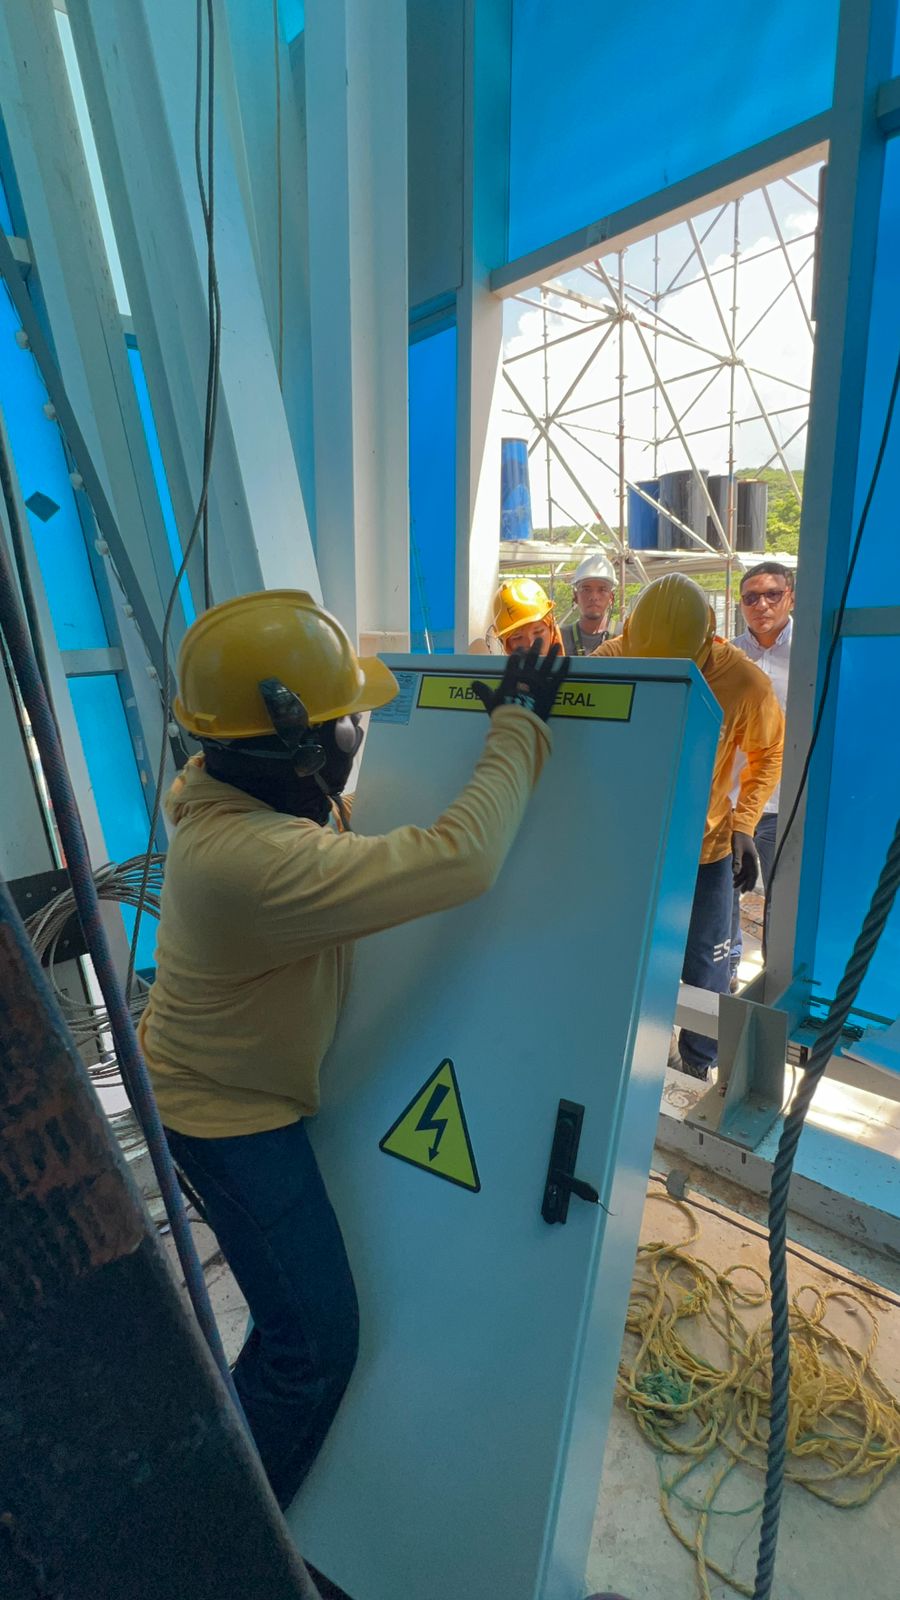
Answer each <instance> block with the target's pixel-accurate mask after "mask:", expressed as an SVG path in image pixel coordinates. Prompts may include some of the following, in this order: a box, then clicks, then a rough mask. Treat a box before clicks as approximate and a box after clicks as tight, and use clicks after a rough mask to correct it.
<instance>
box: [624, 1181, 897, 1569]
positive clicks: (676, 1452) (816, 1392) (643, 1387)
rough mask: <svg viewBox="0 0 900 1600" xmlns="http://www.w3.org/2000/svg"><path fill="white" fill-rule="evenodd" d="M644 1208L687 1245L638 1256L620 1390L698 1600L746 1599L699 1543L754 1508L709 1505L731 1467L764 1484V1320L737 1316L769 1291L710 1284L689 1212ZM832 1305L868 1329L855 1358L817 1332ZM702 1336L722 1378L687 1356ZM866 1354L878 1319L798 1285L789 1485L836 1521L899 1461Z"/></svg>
mask: <svg viewBox="0 0 900 1600" xmlns="http://www.w3.org/2000/svg"><path fill="white" fill-rule="evenodd" d="M653 1199H659V1200H662V1201H664V1203H665V1204H666V1205H669V1206H675V1207H676V1208H677V1209H678V1210H679V1211H680V1212H681V1213H682V1215H683V1216H684V1217H685V1218H686V1219H687V1222H688V1225H689V1230H690V1231H689V1235H688V1238H687V1239H685V1240H684V1241H683V1243H681V1244H680V1245H672V1244H666V1243H648V1244H644V1245H642V1246H641V1248H640V1249H639V1251H638V1258H637V1265H636V1270H635V1277H634V1282H633V1285H632V1291H631V1301H630V1304H629V1310H628V1318H627V1322H626V1329H627V1331H628V1333H630V1334H632V1335H634V1336H635V1338H636V1339H637V1341H638V1348H637V1353H636V1354H635V1356H634V1357H633V1359H631V1360H623V1361H622V1363H621V1366H620V1369H619V1383H620V1386H621V1389H622V1391H623V1393H624V1396H625V1402H626V1405H627V1406H628V1409H629V1410H630V1411H631V1412H632V1414H633V1415H634V1417H635V1420H636V1422H637V1425H638V1427H639V1429H640V1431H641V1433H642V1434H643V1435H644V1437H645V1438H646V1439H647V1440H648V1442H649V1443H650V1444H651V1445H652V1446H653V1448H654V1450H656V1451H657V1452H658V1455H659V1459H658V1467H659V1474H660V1505H661V1508H662V1512H663V1515H664V1517H665V1519H666V1522H667V1523H668V1525H669V1527H670V1528H671V1530H672V1532H673V1533H674V1534H675V1536H676V1538H677V1539H678V1540H679V1541H680V1542H681V1544H683V1545H684V1547H685V1549H687V1550H689V1551H690V1552H691V1554H692V1555H693V1556H694V1558H695V1560H696V1563H697V1574H698V1580H699V1593H700V1595H701V1597H702V1600H711V1594H710V1587H709V1574H710V1573H715V1574H716V1576H717V1577H719V1578H721V1579H722V1580H723V1581H724V1582H725V1583H727V1584H728V1585H729V1587H730V1588H732V1589H733V1590H734V1591H735V1592H736V1593H737V1594H744V1595H751V1596H752V1593H753V1588H752V1585H751V1584H745V1583H743V1582H742V1581H741V1580H740V1579H739V1578H738V1577H737V1576H736V1575H735V1574H734V1573H733V1572H730V1571H728V1570H727V1569H726V1568H724V1567H723V1566H722V1565H721V1564H720V1563H718V1562H717V1561H716V1560H714V1559H713V1557H712V1556H711V1555H710V1554H709V1552H708V1550H707V1548H706V1541H707V1534H708V1532H709V1527H710V1519H711V1518H712V1517H714V1516H717V1515H725V1516H736V1515H742V1514H745V1513H746V1512H749V1511H753V1510H757V1509H758V1508H759V1506H761V1505H762V1500H761V1499H760V1500H759V1502H758V1503H757V1504H756V1505H754V1506H750V1507H743V1508H742V1509H741V1511H739V1512H736V1511H734V1510H723V1509H722V1508H721V1507H720V1506H719V1505H717V1500H718V1498H719V1495H720V1491H721V1489H722V1486H723V1484H724V1483H725V1481H726V1479H727V1478H728V1476H729V1474H730V1473H731V1472H732V1471H733V1470H734V1469H735V1467H737V1466H738V1465H739V1464H743V1465H744V1466H746V1467H750V1468H752V1469H754V1470H756V1471H758V1472H759V1473H760V1474H762V1473H763V1472H764V1470H765V1450H766V1436H767V1432H768V1405H769V1392H770V1358H771V1350H770V1330H769V1323H768V1319H765V1318H764V1319H763V1320H762V1321H761V1322H760V1324H759V1326H758V1327H748V1326H747V1324H746V1323H745V1322H744V1320H743V1318H742V1315H741V1312H742V1310H744V1311H746V1310H749V1309H751V1308H757V1309H758V1308H760V1307H762V1306H765V1305H766V1304H767V1303H768V1299H769V1294H768V1285H767V1280H766V1278H765V1276H764V1275H763V1273H761V1272H760V1271H758V1269H757V1268H756V1267H751V1266H747V1265H743V1264H735V1265H733V1266H730V1267H728V1268H727V1269H726V1270H724V1271H719V1270H718V1269H717V1268H715V1267H713V1266H711V1265H710V1264H709V1263H708V1262H706V1261H703V1260H702V1259H701V1258H700V1257H699V1256H697V1255H696V1254H694V1253H693V1252H692V1250H691V1247H692V1246H693V1245H694V1244H696V1242H697V1239H698V1238H699V1235H700V1226H699V1223H698V1221H697V1219H696V1216H695V1215H694V1213H693V1212H692V1211H691V1209H690V1207H689V1206H688V1205H686V1204H685V1203H684V1202H683V1201H679V1200H674V1199H672V1198H671V1197H670V1196H668V1195H654V1196H653ZM739 1279H740V1280H741V1281H738V1280H739ZM748 1279H749V1282H748V1281H747V1280H748ZM837 1301H840V1302H841V1303H842V1304H844V1305H851V1306H853V1307H854V1308H855V1310H856V1312H857V1313H858V1314H859V1315H860V1317H861V1318H862V1319H863V1322H862V1325H863V1326H864V1327H868V1328H869V1329H870V1332H869V1335H868V1339H867V1342H866V1344H865V1348H864V1349H855V1348H854V1347H853V1346H852V1345H849V1344H847V1343H846V1341H845V1340H844V1339H842V1338H841V1337H840V1336H839V1335H838V1334H837V1333H835V1332H834V1330H833V1329H831V1328H829V1327H828V1326H827V1325H826V1318H827V1315H828V1311H829V1307H830V1305H831V1304H832V1302H837ZM709 1329H712V1330H714V1332H715V1334H716V1335H717V1336H718V1338H719V1340H720V1341H721V1345H722V1348H723V1352H724V1358H723V1362H722V1365H720V1366H716V1365H714V1364H712V1363H711V1362H710V1361H709V1360H708V1359H706V1358H704V1357H703V1356H702V1355H700V1354H699V1353H698V1351H697V1350H696V1349H695V1348H694V1344H695V1343H697V1342H699V1337H698V1336H699V1335H701V1333H702V1332H704V1331H705V1332H706V1335H707V1339H708V1331H709ZM692 1335H693V1339H692ZM877 1343H878V1322H877V1319H876V1317H875V1316H874V1314H873V1312H872V1309H871V1307H870V1306H869V1305H868V1304H867V1303H866V1301H865V1300H864V1299H863V1298H862V1297H861V1296H860V1295H857V1294H855V1293H853V1291H852V1290H850V1289H847V1288H835V1289H831V1288H829V1289H824V1290H823V1289H818V1288H814V1287H812V1286H810V1285H804V1286H803V1287H801V1288H799V1289H797V1290H796V1291H795V1293H794V1295H793V1298H792V1305H791V1394H790V1413H789V1426H788V1448H789V1452H790V1459H789V1467H788V1472H787V1478H788V1480H789V1481H790V1482H793V1483H798V1484H801V1485H802V1487H803V1488H805V1489H807V1490H808V1491H809V1492H810V1494H814V1495H816V1496H818V1498H819V1499H821V1500H825V1501H827V1502H828V1503H829V1504H830V1505H833V1506H837V1507H840V1508H841V1509H850V1508H852V1507H854V1506H861V1505H864V1504H865V1503H866V1501H868V1500H870V1499H871V1497H872V1495H873V1494H874V1493H875V1492H876V1490H877V1489H879V1488H880V1487H881V1485H882V1484H883V1482H884V1480H885V1478H886V1477H887V1475H888V1473H889V1472H890V1471H891V1470H892V1469H893V1468H894V1467H895V1466H896V1465H897V1463H898V1461H900V1404H898V1401H897V1399H896V1397H895V1396H894V1395H893V1394H892V1393H891V1392H890V1390H889V1389H888V1388H887V1386H886V1385H885V1383H884V1382H883V1381H882V1379H881V1378H880V1377H879V1376H878V1374H877V1372H876V1371H875V1369H874V1366H873V1358H874V1355H875V1349H876V1346H877ZM666 1456H668V1457H671V1458H675V1463H676V1464H675V1465H674V1470H669V1471H668V1472H667V1470H666V1468H665V1465H664V1463H663V1459H662V1458H664V1457H666ZM702 1463H706V1464H707V1480H706V1482H705V1484H704V1488H703V1490H702V1491H701V1494H700V1498H699V1499H697V1498H691V1497H689V1496H688V1494H687V1493H686V1491H685V1488H684V1487H683V1486H684V1485H685V1482H686V1480H687V1479H688V1478H689V1477H690V1475H691V1473H693V1472H695V1471H696V1470H697V1469H698V1467H700V1465H701V1464H702ZM676 1505H677V1507H678V1509H679V1511H680V1512H681V1519H679V1516H678V1515H676ZM686 1511H687V1512H688V1513H691V1514H692V1515H693V1519H694V1526H693V1528H691V1529H686V1528H685V1527H684V1526H683V1525H682V1524H683V1520H684V1513H685V1512H686Z"/></svg>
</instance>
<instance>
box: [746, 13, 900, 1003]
mask: <svg viewBox="0 0 900 1600" xmlns="http://www.w3.org/2000/svg"><path fill="white" fill-rule="evenodd" d="M896 16H897V7H896V4H895V0H843V4H842V6H841V22H840V30H839V36H838V53H837V68H836V75H835V91H834V104H833V109H832V118H833V126H832V132H833V138H832V145H831V153H830V156H829V163H828V187H827V190H826V196H825V210H824V218H823V222H822V245H821V268H820V279H819V294H818V308H817V309H818V317H817V338H816V351H815V362H814V368H813V382H812V394H811V403H810V420H809V445H808V449H807V455H806V475H805V481H804V496H803V512H802V518H801V524H800V559H799V564H798V569H797V611H796V621H795V626H794V642H793V646H792V651H791V681H790V686H789V689H788V702H787V736H786V740H785V751H784V775H783V778H782V787H781V794H782V805H781V817H782V824H781V826H782V828H783V825H784V818H785V817H786V816H787V814H788V812H789V810H790V808H791V806H792V804H793V801H794V797H795V796H796V794H797V791H798V787H799V782H800V776H801V772H802V769H803V765H804V762H805V759H806V754H807V750H808V747H809V743H810V739H811V736H812V729H813V726H814V723H815V720H816V710H817V706H818V704H819V698H820V695H821V692H822V682H823V675H824V670H825V661H826V658H827V655H828V651H829V647H830V645H831V640H832V633H833V624H832V619H833V616H834V613H835V610H836V608H837V605H838V601H839V598H840V594H841V591H842V589H843V587H844V581H845V578H846V574H847V562H848V559H849V552H850V545H851V538H852V534H853V519H854V504H855V498H856V482H857V472H858V452H859V438H860V419H861V416H862V409H863V395H864V390H865V375H866V357H867V340H866V337H865V330H866V329H867V328H868V325H869V317H870V311H871V301H872V282H873V272H874V265H875V252H876V248H877V243H878V228H879V212H880V202H881V189H882V177H883V171H884V151H885V144H884V138H883V135H882V132H881V130H880V128H879V125H878V121H877V117H876V104H877V98H878V89H879V84H880V83H881V82H882V81H883V79H884V78H885V75H886V71H887V70H888V69H889V67H890V63H891V58H892V50H893V41H894V32H895V27H896ZM861 330H862V335H861ZM839 666H840V663H839V662H838V668H839ZM838 676H839V672H837V673H835V674H834V678H833V681H832V687H831V692H830V695H829V701H828V705H827V706H826V708H825V712H824V716H823V719H822V724H821V730H820V734H819V740H818V744H817V748H816V752H815V755H814V757H813V760H812V764H811V766H810V769H809V780H808V783H807V787H806V796H805V799H804V801H803V802H802V804H801V806H800V808H799V810H798V813H797V820H796V822H795V824H794V826H793V829H792V831H791V833H790V835H789V837H788V840H787V842H786V844H785V845H784V847H783V850H782V854H781V858H780V861H779V863H778V866H777V870H776V872H775V876H774V881H773V886H772V914H771V933H770V937H769V943H768V964H767V973H766V989H765V992H766V999H767V1000H768V1001H769V1002H770V1003H771V1002H774V1001H775V1000H776V999H777V998H778V997H779V996H780V995H782V994H784V993H785V992H786V991H787V990H788V989H789V988H790V987H791V986H792V984H794V981H795V980H796V981H797V983H798V984H799V988H800V992H801V993H802V992H803V991H804V986H808V984H809V981H810V979H811V978H812V974H813V965H814V961H815V950H816V934H817V929H818V921H819V898H820V892H821V883H822V873H823V863H824V851H825V834H826V825H827V816H828V798H829V792H830V786H831V785H830V776H831V762H832V749H833V742H834V722H835V707H836V705H837V699H838V681H837V680H838Z"/></svg>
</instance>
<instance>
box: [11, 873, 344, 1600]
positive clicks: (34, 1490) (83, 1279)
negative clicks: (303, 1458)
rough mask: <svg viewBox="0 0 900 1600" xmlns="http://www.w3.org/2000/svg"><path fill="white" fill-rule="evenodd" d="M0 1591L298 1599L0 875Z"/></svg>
mask: <svg viewBox="0 0 900 1600" xmlns="http://www.w3.org/2000/svg"><path fill="white" fill-rule="evenodd" d="M0 1063H2V1071H0V1593H2V1595H3V1596H4V1600H174V1597H175V1596H184V1600H246V1597H247V1596H250V1595H253V1596H257V1595H258V1596H260V1597H262V1596H265V1600H288V1597H292V1600H293V1597H295V1596H300V1597H303V1600H316V1595H317V1591H316V1589H315V1588H314V1587H313V1585H312V1582H311V1580H310V1578H309V1576H308V1574H307V1572H306V1569H305V1567H304V1565H303V1563H302V1561H301V1560H300V1558H299V1556H298V1555H297V1553H296V1551H295V1550H294V1548H293V1546H292V1545H291V1542H290V1539H289V1536H288V1533H287V1529H286V1527H285V1525H284V1522H283V1520H282V1518H281V1515H280V1513H279V1511H278V1508H277V1505H276V1503H275V1500H274V1498H273V1496H272V1494H271V1491H270V1490H269V1487H268V1484H267V1482H266V1480H265V1477H264V1475H263V1472H262V1469H261V1467H260V1465H259V1462H258V1460H257V1458H256V1456H255V1454H254V1452H253V1449H252V1446H251V1445H250V1443H249V1441H248V1439H247V1438H246V1436H245V1433H244V1430H243V1428H242V1426H241V1424H240V1421H239V1420H238V1417H237V1415H236V1413H235V1411H234V1408H233V1407H232V1406H231V1405H230V1403H229V1402H228V1399H227V1396H226V1392H225V1388H224V1385H223V1383H222V1379H221V1377H220V1375H219V1373H218V1371H217V1369H216V1367H215V1364H214V1362H213V1360H212V1357H211V1356H210V1354H209V1351H208V1350H207V1348H206V1346H205V1344H204V1343H203V1341H202V1340H201V1339H200V1337H199V1335H198V1333H197V1330H196V1326H195V1323H194V1320H193V1318H192V1317H191V1315H190V1313H189V1310H188V1308H187V1306H186V1305H185V1304H184V1303H183V1302H182V1300H181V1298H180V1296H179V1292H178V1288H177V1286H176V1283H175V1280H174V1279H173V1277H172V1275H171V1273H170V1271H169V1268H168V1265H167V1263H166V1260H165V1257H164V1255H163V1252H162V1250H161V1248H160V1245H159V1242H158V1240H157V1238H156V1234H155V1231H154V1229H153V1228H152V1225H151V1223H150V1220H149V1217H148V1216H147V1214H146V1212H145V1210H144V1208H143V1205H142V1202H141V1199H140V1196H139V1194H138V1191H137V1189H136V1188H135V1186H134V1184H133V1182H132V1180H131V1178H130V1176H129V1174H128V1172H127V1169H126V1167H125V1163H124V1161H123V1159H122V1157H121V1155H120V1153H119V1151H118V1148H117V1146H116V1144H115V1140H114V1139H113V1137H112V1133H111V1130H110V1128H109V1125H108V1123H107V1121H106V1118H105V1117H104V1115H103V1113H102V1110H101V1109H100V1106H99V1103H98V1101H97V1099H96V1097H95V1095H94V1091H93V1088H92V1087H91V1084H90V1080H89V1078H88V1075H87V1072H86V1070H85V1068H84V1066H83V1064H82V1062H81V1060H80V1058H79V1056H78V1053H77V1051H76V1049H75V1046H74V1044H73V1043H72V1040H71V1038H70V1037H69V1035H68V1032H67V1030H66V1027H65V1023H64V1022H63V1019H62V1017H61V1016H60V1014H59V1011H58V1010H57V1007H56V1004H55V1001H54V999H53V996H52V994H51V991H50V989H49V987H48V985H47V983H46V980H45V978H44V976H43V974H42V972H41V970H40V967H39V966H38V963H37V960H36V958H35V956H34V953H33V951H32V949H31V947H30V945H29V943H28V937H27V935H26V933H25V930H24V927H23V926H22V923H21V921H20V919H19V916H18V913H17V912H16V910H15V908H14V906H13V903H12V901H11V899H10V897H9V895H8V893H7V890H6V887H5V885H4V884H3V882H2V880H0Z"/></svg>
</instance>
